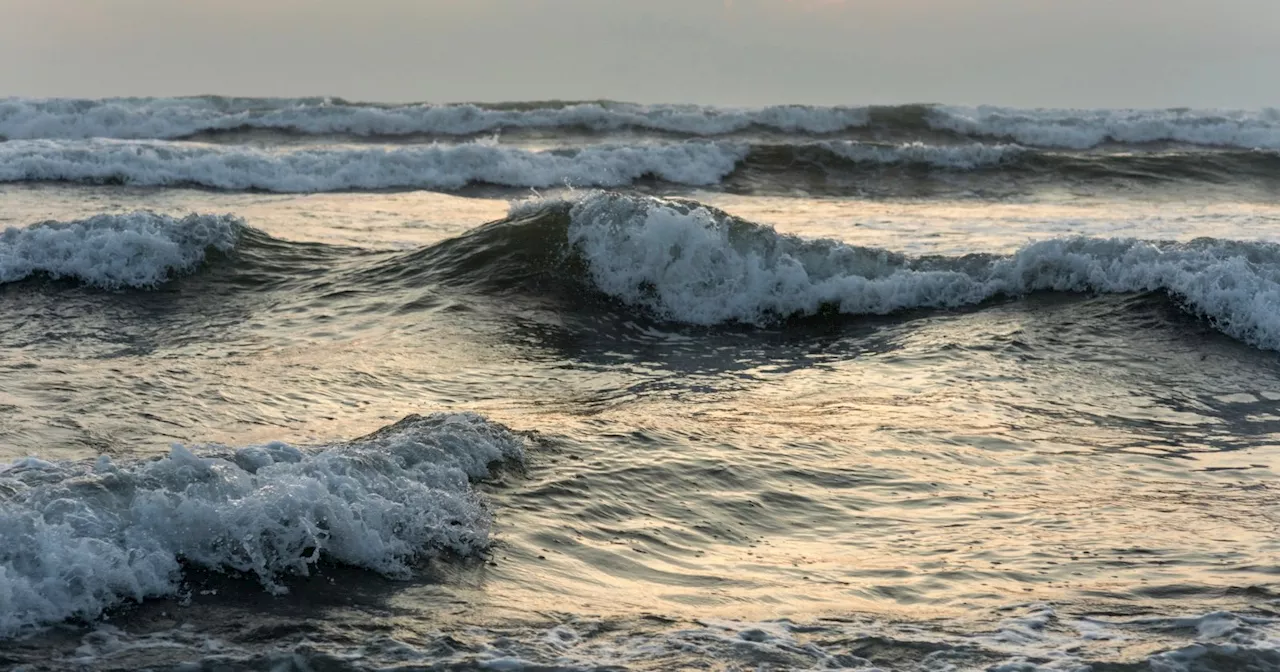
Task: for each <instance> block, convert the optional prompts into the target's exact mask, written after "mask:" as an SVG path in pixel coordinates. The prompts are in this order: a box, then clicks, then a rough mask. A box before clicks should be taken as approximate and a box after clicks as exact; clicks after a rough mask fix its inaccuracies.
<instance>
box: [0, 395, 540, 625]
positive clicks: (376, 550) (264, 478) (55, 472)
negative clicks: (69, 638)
mask: <svg viewBox="0 0 1280 672" xmlns="http://www.w3.org/2000/svg"><path fill="white" fill-rule="evenodd" d="M523 454H524V453H523V448H522V441H521V440H520V439H519V438H518V437H517V436H516V435H514V434H512V433H511V432H510V431H508V430H507V429H506V428H504V427H502V426H500V425H497V424H494V423H491V422H489V421H487V420H485V419H484V418H482V417H480V416H477V415H473V414H437V415H432V416H429V417H418V416H411V417H409V418H406V419H405V420H403V421H401V422H399V423H397V424H396V425H393V426H391V427H389V428H387V429H385V430H383V431H381V432H379V433H377V434H375V435H373V436H370V437H366V438H365V439H361V440H359V441H356V442H352V443H344V444H337V445H333V446H329V447H324V448H321V449H318V450H300V449H298V448H294V447H292V446H288V445H285V444H281V443H272V444H268V445H265V446H256V447H250V448H244V449H241V450H239V451H235V452H231V451H225V450H218V449H211V450H208V451H201V452H199V453H197V452H193V451H192V450H190V449H188V448H185V447H182V446H175V447H174V448H173V450H172V451H171V452H170V454H169V455H168V456H167V457H165V458H162V459H158V460H153V461H147V462H137V463H131V464H119V465H117V464H115V463H113V462H112V461H111V460H110V459H108V458H106V457H105V456H104V457H102V458H99V460H98V461H97V463H96V464H92V465H87V464H81V463H59V464H53V463H49V462H44V461H39V460H24V461H19V462H16V463H13V464H10V465H5V466H0V539H4V540H5V543H4V544H3V545H0V637H8V636H12V635H14V634H15V633H18V632H20V631H22V630H23V629H24V628H28V627H30V626H35V625H39V624H44V623H53V622H58V621H62V620H66V619H69V618H93V617H96V616H98V615H99V614H101V613H102V612H103V611H104V610H106V609H108V608H110V607H112V606H114V605H117V604H120V603H121V602H124V601H126V600H141V599H144V598H147V597H155V596H164V595H173V594H176V591H177V590H178V587H179V580H180V574H181V571H180V565H179V562H180V561H185V562H188V563H192V564H195V565H198V566H201V567H206V568H210V569H215V570H235V571H239V572H246V573H250V574H252V575H255V576H257V577H258V579H259V580H260V581H261V582H262V584H263V585H264V586H265V587H267V588H268V589H270V590H272V591H277V592H278V591H281V590H283V588H282V587H281V586H280V584H279V582H278V580H279V579H280V577H282V576H283V575H287V574H303V575H305V574H306V573H307V572H308V571H309V569H310V568H311V567H312V566H313V565H314V564H315V563H316V562H317V561H319V560H320V559H321V558H322V557H324V558H328V559H330V560H333V561H337V562H341V563H346V564H350V565H354V566H358V567H364V568H368V569H371V570H375V571H378V572H382V573H384V574H389V575H402V574H404V573H406V572H407V571H408V566H409V563H410V562H412V561H414V560H415V559H418V558H422V557H427V556H432V555H435V554H438V553H441V552H452V553H458V554H462V555H466V554H471V553H474V552H476V551H478V550H480V549H482V548H484V547H485V545H486V544H487V535H488V523H489V519H488V515H487V513H486V512H485V510H484V508H483V506H482V505H481V503H480V502H479V500H478V499H477V497H476V495H475V493H474V492H473V491H472V489H471V488H470V486H469V481H468V479H474V478H482V477H485V476H487V475H488V473H489V471H488V469H489V465H490V464H492V463H493V462H496V461H500V460H513V461H519V460H522V459H523Z"/></svg>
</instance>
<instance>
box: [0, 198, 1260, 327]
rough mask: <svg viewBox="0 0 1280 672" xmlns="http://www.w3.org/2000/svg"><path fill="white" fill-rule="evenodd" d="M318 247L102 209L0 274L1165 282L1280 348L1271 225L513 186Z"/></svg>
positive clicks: (780, 295)
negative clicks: (884, 238)
mask: <svg viewBox="0 0 1280 672" xmlns="http://www.w3.org/2000/svg"><path fill="white" fill-rule="evenodd" d="M311 247H315V246H308V245H304V244H300V243H290V242H287V241H279V240H275V239H273V238H271V237H270V236H267V235H266V234H263V233H261V232H259V231H257V230H255V229H253V228H252V227H249V226H247V225H246V224H245V223H244V222H242V221H240V220H238V219H236V218H233V217H228V216H208V215H189V216H187V217H184V218H172V217H167V216H164V215H156V214H154V213H147V212H141V213H133V214H129V215H101V216H98V217H94V218H90V219H87V220H82V221H78V222H69V223H56V222H55V223H46V224H40V225H36V226H33V227H29V228H27V229H9V230H7V231H5V232H4V233H2V234H0V282H11V281H14V280H21V279H24V278H27V277H30V276H32V275H36V274H45V275H49V276H53V277H68V278H74V279H77V280H79V281H81V282H84V283H86V284H90V285H94V286H100V287H109V288H124V287H136V288H150V287H153V286H155V285H157V284H159V283H162V282H165V281H167V280H169V279H172V278H174V277H177V276H178V275H180V274H181V273H188V272H191V271H192V270H193V269H194V268H196V267H197V266H199V265H200V264H201V263H203V262H204V260H205V256H206V255H207V254H208V253H209V252H210V251H212V252H214V253H218V254H227V253H230V252H232V251H234V258H235V259H236V260H237V261H236V264H235V266H234V267H233V268H232V269H231V270H230V273H232V276H233V277H237V278H238V277H241V276H245V277H248V276H249V275H253V276H254V277H258V276H263V277H265V276H264V273H267V272H268V271H270V273H271V275H270V277H271V278H273V280H272V283H273V284H279V283H280V282H283V283H284V285H281V286H286V285H287V286H289V287H292V288H293V290H291V291H306V290H305V288H304V287H303V286H301V285H297V284H296V283H292V284H291V283H290V282H289V281H290V278H292V279H295V280H296V279H300V278H302V277H311V276H314V275H315V274H316V273H323V274H325V275H326V279H324V281H323V282H322V283H321V284H323V285H324V286H326V287H328V286H331V285H332V284H333V283H339V284H341V285H342V286H344V287H350V288H353V289H363V290H372V289H376V290H377V291H378V292H380V293H384V292H390V291H395V290H397V289H404V288H416V287H422V286H425V285H435V286H438V287H441V288H449V290H448V291H462V292H469V293H473V294H475V295H503V296H507V295H513V294H514V295H520V296H526V297H528V298H532V299H538V300H548V301H552V302H554V303H557V304H560V305H561V306H562V308H563V309H566V310H571V311H572V310H600V309H604V310H611V308H610V306H614V307H617V306H623V307H625V309H626V310H640V311H643V312H644V313H645V314H647V315H649V316H651V317H653V318H655V319H659V320H667V321H672V322H680V323H685V324H689V325H697V326H703V327H706V326H714V325H722V324H745V325H769V324H774V323H778V322H780V321H785V320H790V319H796V318H805V317H813V316H820V315H824V316H832V315H847V316H859V315H887V314H892V313H897V312H901V311H910V310H917V309H954V308H963V307H967V306H976V305H980V304H982V303H984V302H986V301H990V300H993V299H997V298H1001V297H1016V296H1023V295H1026V294H1031V293H1035V292H1041V291H1055V292H1073V293H1084V294H1096V293H1113V294H1127V293H1145V292H1164V293H1166V294H1168V295H1170V296H1172V297H1173V298H1175V300H1177V301H1178V302H1179V303H1180V304H1181V305H1182V306H1183V307H1184V308H1185V309H1186V310H1188V311H1189V312H1190V313H1192V314H1195V315H1198V316H1200V317H1203V318H1205V319H1207V320H1208V321H1209V322H1211V323H1212V324H1213V326H1215V327H1216V328H1217V329H1219V330H1220V331H1222V332H1224V333H1226V334H1228V335H1230V336H1232V337H1234V338H1236V339H1238V340H1241V341H1244V342H1245V343H1248V344H1251V345H1254V346H1256V347H1259V348H1264V349H1270V350H1280V244H1275V243H1266V242H1242V241H1231V240H1219V239H1210V238H1202V239H1197V240H1194V241H1191V242H1185V243H1178V242H1167V241H1144V240H1138V239H1133V238H1089V237H1070V238H1056V239H1050V240H1044V241H1040V242H1035V243H1031V244H1028V245H1026V246H1024V247H1023V248H1021V249H1019V250H1017V251H1016V252H1014V253H1013V254H1009V255H998V254H969V255H964V256H928V257H913V256H907V255H902V254H899V253H895V252H891V251H888V250H884V249H879V248H871V247H861V246H857V245H851V244H849V243H846V242H842V241H838V240H829V239H807V238H801V237H798V236H793V235H788V234H783V233H779V232H777V231H775V230H774V229H773V228H772V227H769V226H764V225H760V224H755V223H752V222H748V221H745V220H742V219H738V218H735V217H733V216H731V215H728V214H726V213H724V212H722V211H719V210H716V209H714V208H711V207H709V206H706V205H703V204H700V203H698V202H696V201H690V200H685V199H664V198H656V197H650V196H641V195H635V194H623V193H618V192H603V191H601V192H589V193H585V194H581V195H579V196H576V197H574V198H571V199H569V200H551V201H540V200H539V201H530V202H524V203H520V204H517V205H515V206H513V208H512V211H511V213H510V216H509V217H508V218H506V219H504V220H500V221H497V222H493V223H490V224H487V225H484V226H481V227H478V228H477V229H474V230H472V231H471V232H469V233H467V234H464V235H463V236H460V237H457V238H454V239H450V240H446V241H444V242H441V243H438V244H435V245H432V246H429V247H426V248H422V249H418V250H413V251H408V252H401V253H379V254H362V253H359V251H358V250H349V249H346V248H328V247H325V246H320V248H323V249H318V250H311V249H310V248H311ZM295 248H299V249H295ZM303 248H305V249H303ZM335 254H337V255H339V256H340V257H341V258H342V259H344V260H345V261H344V262H343V263H342V264H339V265H338V266H333V261H334V260H335V259H336V258H335V257H333V255H335ZM255 274H256V275H255ZM247 286H250V285H246V284H245V283H243V282H239V283H238V284H237V287H238V288H244V287H247ZM252 286H254V287H259V286H263V285H261V283H254V284H252ZM592 297H596V298H592Z"/></svg>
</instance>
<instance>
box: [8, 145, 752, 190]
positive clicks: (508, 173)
mask: <svg viewBox="0 0 1280 672" xmlns="http://www.w3.org/2000/svg"><path fill="white" fill-rule="evenodd" d="M747 151H748V149H747V147H746V146H745V145H740V144H734V143H722V144H721V143H706V142H689V143H677V144H658V145H634V146H600V147H588V148H585V149H580V150H564V151H544V152H536V151H529V150H523V149H515V148H510V147H500V146H494V145H488V144H478V143H468V144H461V145H427V146H419V147H402V148H397V149H381V148H369V147H357V148H349V147H344V148H323V149H316V148H311V149H302V150H292V151H279V152H274V151H264V150H260V149H253V148H247V147H223V146H216V145H201V144H186V143H166V142H150V141H138V142H135V141H115V140H91V141H55V140H32V141H14V142H6V143H0V182H21V181H68V182H85V183H121V184H133V185H141V186H170V185H195V186H202V187H210V188H214V189H228V190H249V189H257V190H264V191H274V192H319V191H342V190H353V189H397V188H399V189H445V190H450V189H461V188H463V187H465V186H467V185H470V184H477V183H479V184H490V185H497V186H505V187H538V188H545V187H556V186H564V185H565V184H572V185H574V186H586V187H616V186H624V185H628V184H631V183H633V182H635V181H636V180H639V179H641V178H643V177H647V176H654V177H657V178H658V179H661V180H664V181H666V182H670V183H674V184H682V185H698V186H701V185H712V184H716V183H717V182H719V181H720V179H721V178H723V177H724V176H726V175H728V174H730V173H732V172H733V170H734V169H735V167H736V166H737V164H738V162H739V161H741V160H742V159H743V158H744V157H745V156H746V154H747Z"/></svg>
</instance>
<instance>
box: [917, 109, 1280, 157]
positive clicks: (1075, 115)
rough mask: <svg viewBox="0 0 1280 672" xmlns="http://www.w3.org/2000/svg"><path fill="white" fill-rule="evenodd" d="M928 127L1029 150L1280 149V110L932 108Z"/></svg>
mask: <svg viewBox="0 0 1280 672" xmlns="http://www.w3.org/2000/svg"><path fill="white" fill-rule="evenodd" d="M927 119H928V123H929V125H930V126H932V127H934V128H936V129H941V130H949V131H954V132H956V133H962V134H964V135H971V136H986V137H997V138H1009V139H1012V140H1014V141H1015V142H1018V143H1019V144H1023V145H1028V146H1033V147H1062V148H1068V149H1088V148H1091V147H1096V146H1098V145H1101V144H1103V143H1107V142H1118V143H1150V142H1176V143H1184V144H1191V145H1205V146H1217V147H1238V148H1242V149H1255V148H1256V149H1280V109H1266V110H1262V111H1258V112H1245V111H1233V110H1224V111H1204V110H1019V109H1014V108H1007V107H949V106H944V107H936V108H933V109H931V110H930V113H929V115H928V117H927Z"/></svg>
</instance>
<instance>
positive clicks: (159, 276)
mask: <svg viewBox="0 0 1280 672" xmlns="http://www.w3.org/2000/svg"><path fill="white" fill-rule="evenodd" d="M245 228H246V227H245V225H244V223H243V222H242V221H241V220H240V219H238V218H236V217H232V216H230V215H194V214H193V215H187V216H186V217H171V216H168V215H159V214H156V213H152V212H145V211H140V212H133V213H128V214H123V215H98V216H95V217H90V218H88V219H82V220H77V221H71V222H43V223H40V224H36V225H33V226H29V227H25V228H8V229H5V230H3V231H0V283H7V282H16V281H19V280H24V279H26V278H29V277H31V276H33V275H44V276H46V277H51V278H55V279H56V278H72V279H76V280H79V281H80V282H83V283H85V284H89V285H94V286H97V287H103V288H111V289H114V288H120V287H135V288H141V287H154V286H155V285H158V284H160V283H162V282H164V281H166V280H168V279H170V278H172V277H174V276H175V275H180V274H183V273H189V272H191V271H192V270H194V269H195V268H196V267H197V266H199V265H200V264H201V263H202V262H203V261H204V259H205V255H206V254H207V253H208V251H210V250H216V251H219V252H224V253H225V252H230V251H231V250H232V248H234V247H235V245H236V242H237V240H238V239H239V237H240V235H241V233H242V231H244V230H245Z"/></svg>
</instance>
